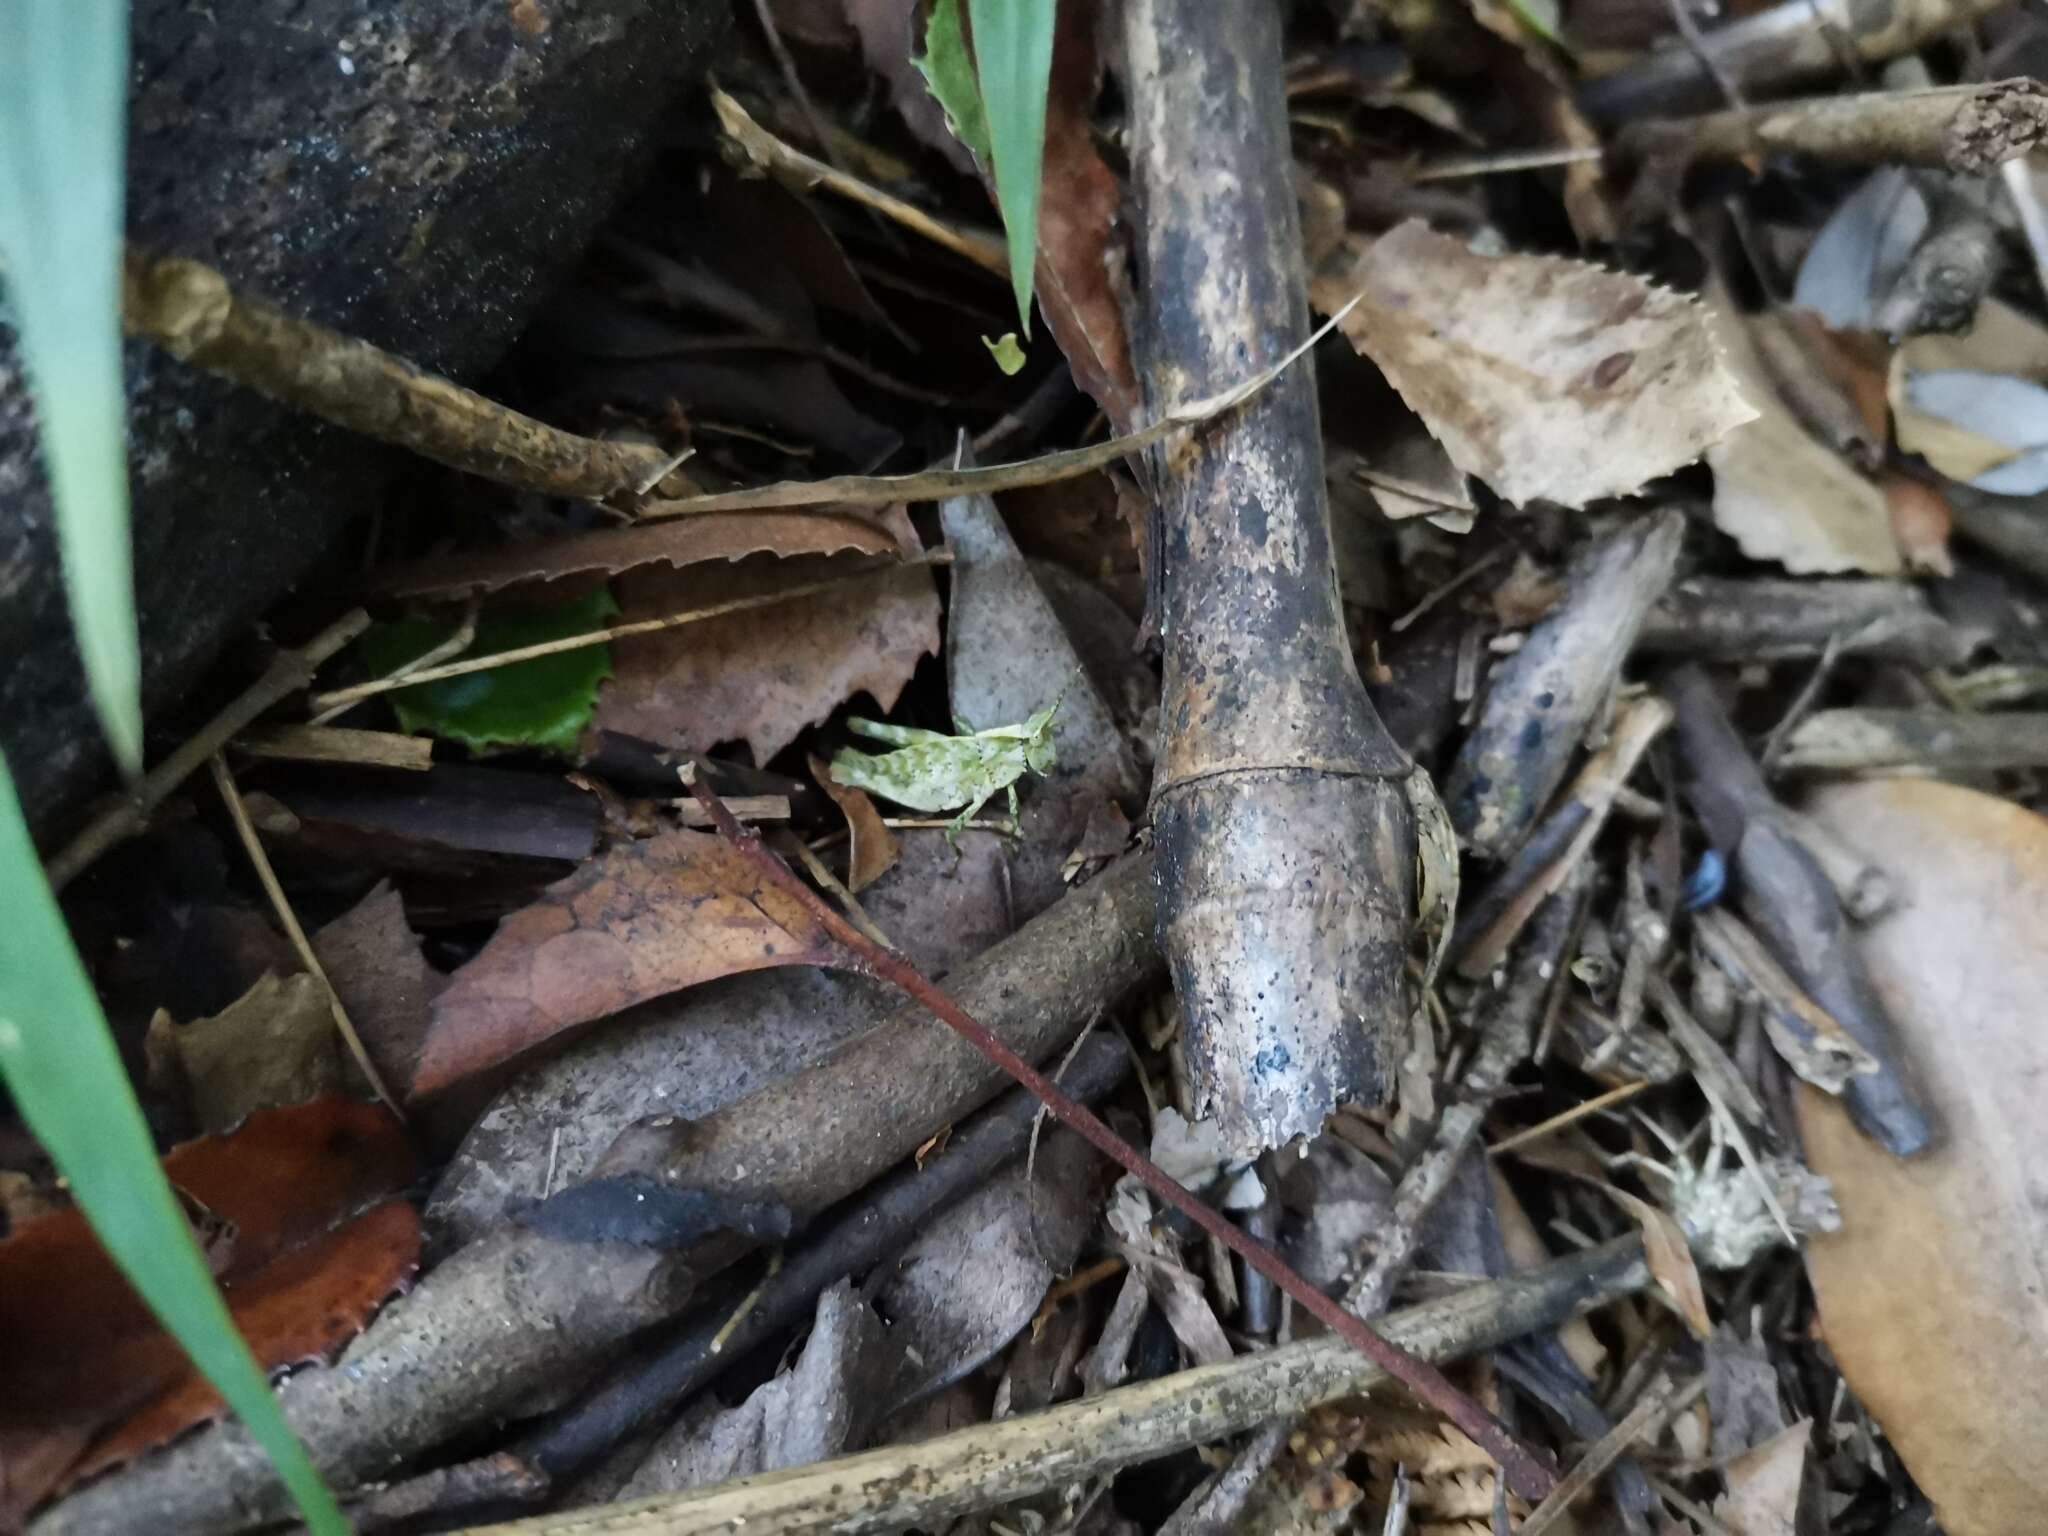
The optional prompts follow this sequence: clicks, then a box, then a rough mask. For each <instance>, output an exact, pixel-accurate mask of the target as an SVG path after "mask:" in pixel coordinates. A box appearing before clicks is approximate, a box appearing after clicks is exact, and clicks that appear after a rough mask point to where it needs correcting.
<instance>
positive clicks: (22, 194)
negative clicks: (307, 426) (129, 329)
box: [0, 0, 142, 775]
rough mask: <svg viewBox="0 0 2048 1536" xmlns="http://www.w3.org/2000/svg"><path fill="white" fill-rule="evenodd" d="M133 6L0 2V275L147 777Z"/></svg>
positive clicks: (72, 570)
mask: <svg viewBox="0 0 2048 1536" xmlns="http://www.w3.org/2000/svg"><path fill="white" fill-rule="evenodd" d="M127 83H128V5H127V0H0V267H4V268H5V269H6V278H7V287H8V291H9V299H10V302H11V307H12V309H13V312H14V320H15V324H16V325H17V326H18V327H19V329H20V348H21V357H22V361H23V363H24V365H25V367H26V369H27V373H28V379H29V383H30V385H31V386H32V387H33V389H34V391H35V400H36V410H37V412H38V414H39V415H40V417H41V420H42V440H43V457H44V462H45V464H46V465H47V467H48V471H49V476H50V490H51V499H52V501H53V502H54V503H55V505H56V509H57V545H58V550H59V553H60V555H61V557H62V561H63V567H64V585H65V588H66V590H67V591H68V592H69V593H70V597H71V619H72V625H73V627H74V628H75V629H76V631H77V634H78V649H79V653H80V655H81V656H83V657H84V659H85V675H86V681H87V683H88V685H89V686H90V688H91V690H92V698H93V703H94V704H95V705H96V706H97V707H98V709H99V715H100V722H101V725H102V727H103V728H104V729H105V731H106V733H107V743H108V745H109V746H110V747H111V748H112V750H113V754H114V760H115V761H116V762H118V763H119V764H120V765H121V768H122V770H123V771H124V772H126V773H128V774H130V775H133V774H136V773H139V772H140V771H141V768H142V702H141V672H142V669H141V665H140V662H139V660H138V655H137V646H136V638H135V582H134V575H133V572H132V569H131V561H130V555H129V546H128V469H127V455H126V449H125V447H124V446H123V444H124V432H123V423H124V421H125V415H126V406H125V401H124V400H123V397H122V388H121V208H122V191H123V177H124V174H125V171H124V167H125V164H126V145H125V142H124V137H123V135H124V132H125V121H126V106H127Z"/></svg>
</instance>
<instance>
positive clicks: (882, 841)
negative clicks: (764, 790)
mask: <svg viewBox="0 0 2048 1536" xmlns="http://www.w3.org/2000/svg"><path fill="white" fill-rule="evenodd" d="M810 762H811V777H812V778H814V779H816V780H817V781H818V788H820V789H822V790H824V791H825V793H826V794H827V795H829V796H831V797H832V803H833V804H834V805H836V806H838V807H839V809H840V811H841V812H842V813H844V815H845V817H846V834H847V837H848V839H849V843H848V847H847V855H846V888H847V889H848V890H849V891H852V892H853V893H854V894H855V895H859V894H860V893H861V892H862V891H864V890H866V889H867V888H868V887H869V886H871V885H873V884H874V883H875V882H876V881H877V880H879V879H881V878H882V876H883V875H885V874H887V873H888V872H889V868H890V866H891V865H893V864H894V863H895V862H896V860H897V859H898V858H899V857H901V856H902V852H903V850H902V848H901V847H900V846H898V844H897V842H896V834H895V833H893V832H891V831H890V830H889V828H888V826H887V825H886V824H885V823H884V822H883V821H882V813H881V812H880V811H878V810H876V809H875V802H874V801H872V800H870V799H869V798H868V796H867V791H866V790H862V789H854V788H852V787H850V786H848V785H845V784H841V783H840V782H839V781H838V780H837V779H835V778H833V777H832V770H831V769H830V768H828V767H826V766H825V760H824V759H823V758H822V757H819V756H818V755H817V754H816V753H815V752H814V753H812V754H811V760H810Z"/></svg>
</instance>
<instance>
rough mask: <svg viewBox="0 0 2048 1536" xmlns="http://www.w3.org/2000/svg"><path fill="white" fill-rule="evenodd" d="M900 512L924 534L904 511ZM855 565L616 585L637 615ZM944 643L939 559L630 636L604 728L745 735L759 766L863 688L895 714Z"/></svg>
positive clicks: (788, 563) (764, 568) (699, 738)
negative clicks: (927, 658)
mask: <svg viewBox="0 0 2048 1536" xmlns="http://www.w3.org/2000/svg"><path fill="white" fill-rule="evenodd" d="M891 512H892V516H893V517H894V518H895V519H896V520H897V521H899V522H901V523H902V525H903V528H902V532H903V534H904V535H905V536H907V537H914V536H911V535H910V534H909V526H908V520H907V519H906V518H905V517H904V514H903V510H902V508H900V507H897V508H893V509H891ZM846 563H847V562H846V561H845V560H844V558H843V557H841V558H840V559H837V560H835V559H820V558H818V557H815V556H812V557H805V558H801V559H794V560H771V559H762V558H756V559H752V560H746V561H742V562H740V563H739V564H737V565H730V566H726V565H721V566H718V567H715V568H713V567H698V568H692V569H689V570H683V571H663V570H658V569H654V568H647V569H643V570H639V571H634V572H632V573H630V574H629V575H627V576H624V577H621V578H620V580H619V583H618V586H617V589H616V590H617V591H618V594H619V604H620V609H621V613H620V617H621V619H622V621H624V622H628V623H630V622H632V621H633V620H636V619H644V618H658V617H660V616H661V615H663V614H668V613H680V612H684V611H686V610H688V609H691V608H697V607H704V606H708V605H709V604H711V603H716V602H726V601H730V600H733V599H736V598H745V597H752V596H755V595H757V594H761V593H767V592H774V591H778V590H782V589H786V588H789V587H793V586H798V585H801V584H803V583H806V582H815V581H819V580H821V579H823V578H825V577H828V576H830V575H832V574H834V572H835V571H836V570H837V569H839V568H840V566H841V565H844V564H846ZM848 568H849V569H851V568H852V567H850V566H849V567H848ZM938 648H939V597H938V592H937V590H936V588H935V587H934V586H933V583H932V575H931V571H930V569H929V568H928V567H925V566H922V565H917V566H905V567H903V568H902V569H900V570H890V569H883V570H879V571H874V572H872V573H870V574H866V575H855V576H852V577H850V578H849V579H848V580H846V581H843V582H839V583H837V584H835V585H834V586H832V587H830V588H828V589H827V590H825V591H822V592H814V593H812V594H811V595H809V596H807V597H796V598H791V599H790V600H789V601H788V602H786V603H778V604H776V605H775V606H773V607H771V608H766V609H753V610H750V611H746V612H741V613H733V614H727V615H725V616H723V617H720V618H714V619H706V620H704V621H703V622H701V623H697V624H692V625H689V626H687V627H685V628H682V629H676V630H669V631H664V632H663V633H660V634H653V635H641V636H637V637H635V638H634V639H631V640H622V641H619V642H618V643H617V644H616V645H615V646H614V647H613V653H612V654H613V668H612V680H611V682H610V683H609V684H608V685H606V687H605V690H604V693H603V695H602V696H601V697H600V698H599V700H598V705H597V723H598V725H599V726H601V727H602V728H604V729H605V730H611V731H620V732H623V733H625V734H626V735H628V736H638V737H641V738H643V739H644V740H647V741H652V742H655V743H657V744H659V745H662V746H671V747H679V748H681V749H683V750H684V751H688V752H708V751H710V750H711V749H712V748H713V747H715V746H717V745H718V744H719V743H721V742H727V741H744V742H745V743H746V744H747V746H748V748H749V749H750V750H751V751H752V752H753V754H754V761H755V762H756V763H757V764H759V763H766V762H767V761H768V760H769V759H770V758H772V757H774V756H775V754H776V753H778V752H780V751H781V750H782V749H783V748H784V747H786V746H788V745H789V744H790V742H792V741H794V740H795V739H796V737H797V735H798V733H799V732H801V731H802V730H803V729H804V727H805V726H807V725H812V724H815V723H816V722H817V721H820V720H822V719H824V718H825V717H826V716H827V715H829V714H830V713H831V712H832V711H833V710H834V709H835V708H837V707H838V705H839V704H840V703H841V702H842V701H844V700H846V699H848V698H850V697H852V696H853V695H854V694H856V693H861V692H866V693H868V694H871V695H873V697H874V699H875V701H876V703H877V704H878V705H880V707H881V709H882V710H884V711H886V710H888V709H889V708H890V706H892V705H893V704H894V703H895V702H896V696H897V695H898V694H899V693H901V692H902V690H903V685H904V684H905V683H907V682H909V681H910V675H911V673H912V672H914V671H915V670H916V668H917V661H918V658H919V657H920V656H924V655H926V654H928V653H930V652H934V651H936V650H938Z"/></svg>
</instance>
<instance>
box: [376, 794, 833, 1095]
mask: <svg viewBox="0 0 2048 1536" xmlns="http://www.w3.org/2000/svg"><path fill="white" fill-rule="evenodd" d="M845 958H846V956H845V954H844V952H843V951H842V950H840V949H839V948H838V947H837V945H836V944H835V942H834V941H833V940H832V939H831V938H830V937H829V936H828V935H827V934H826V932H825V931H824V929H822V928H821V927H820V926H819V925H818V922H817V919H816V918H815V917H814V916H813V915H812V914H811V912H810V911H809V910H808V909H806V908H805V907H803V906H802V905H800V904H799V903H798V902H797V901H796V900H795V899H794V898H793V897H791V896H790V895H789V894H788V893H787V892H784V891H782V890H780V889H778V888H777V887H774V886H771V885H768V884H766V883H765V882H764V881H763V879H762V876H761V873H760V871H759V870H758V869H757V868H756V867H755V866H754V865H753V864H752V863H751V862H750V861H749V860H748V859H747V858H746V856H745V855H744V854H742V853H741V852H740V851H739V850H738V849H737V848H735V847H734V846H733V845H732V844H731V843H729V842H727V841H726V840H725V839H724V838H722V837H719V836H717V835H715V834H712V833H705V832H667V833H663V834H662V835H661V836H659V837H651V838H649V839H647V840H646V841H645V842H639V843H629V844H627V845H626V846H624V847H621V848H615V849H613V850H611V851H610V852H609V853H605V854H602V855H600V856H599V857H597V858H595V859H592V860H590V861H589V862H588V863H586V864H584V865H583V866H582V867H581V868H579V869H578V870H577V871H576V872H575V873H574V874H572V875H570V876H569V877H568V878H567V879H565V880H561V881H558V882H556V883H555V884H554V885H551V886H549V887H548V890H547V894H546V895H545V896H543V897H542V898H541V900H539V901H538V902H536V903H534V905H532V906H530V907H526V908H524V909H522V910H521V911H518V912H515V913H513V914H512V915H511V916H510V917H508V918H506V919H505V920H504V922H502V923H500V924H499V925H498V931H497V932H496V933H495V934H493V935H492V936H491V941H490V942H489V943H488V944H486V945H485V946H484V947H483V949H482V950H481V951H480V952H479V953H478V955H477V957H476V958H475V959H474V960H471V961H470V962H469V964H467V965H465V966H463V967H462V969H461V970H459V971H457V972H456V973H455V975H454V977H453V978H452V979H451V980H450V982H449V984H448V987H447V990H446V991H444V992H442V994H441V995H440V997H438V998H437V999H435V1002H434V1023H433V1027H432V1028H431V1029H430V1030H429V1031H428V1032H427V1038H426V1043H425V1045H424V1047H423V1049H422V1050H421V1052H420V1067H419V1072H418V1074H417V1075H416V1076H415V1077H414V1079H413V1084H412V1092H413V1093H414V1094H415V1095H424V1094H430V1093H436V1092H439V1091H440V1090H441V1089H443V1088H446V1087H448V1086H449V1085H450V1084H452V1083H456V1082H459V1081H461V1080H462V1079H463V1078H466V1077H469V1076H471V1075H473V1074H474V1073H477V1072H481V1071H483V1070H484V1069H485V1068H487V1067H493V1066H496V1065H498V1064H499V1063H500V1062H503V1061H508V1060H510V1059H511V1058H512V1057H514V1056H516V1055H518V1054H519V1053H520V1052H522V1051H525V1050H528V1049H530V1048H531V1047H533V1046H536V1045H538V1044H540V1043H541V1042H542V1041H544V1040H547V1039H550V1038H551V1037H553V1036H555V1035H557V1034H560V1033H561V1032H562V1031H563V1030H565V1029H569V1028H571V1027H572V1026H574V1025H577V1024H583V1023H588V1022H589V1021H590V1020H592V1019H600V1018H603V1017H605V1016H606V1015H607V1014H613V1013H617V1012H619V1011H620V1010H621V1009H624V1008H630V1007H632V1006H633V1005H634V1004H635V1003H644V1002H646V1001H647V1000H648V999H649V998H654V997H660V996H662V995H663V994H664V993H669V992H676V991H680V990H681V989H682V988H684V987H688V986H693V985H695V984H696V983H698V982H703V981H710V980H712V979H713V978H714V977H719V976H731V975H733V974H735V973H737V972H740V971H755V970H761V969H763V968H764V967H767V966H774V965H829V964H835V963H840V962H843V961H844V960H845Z"/></svg>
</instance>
